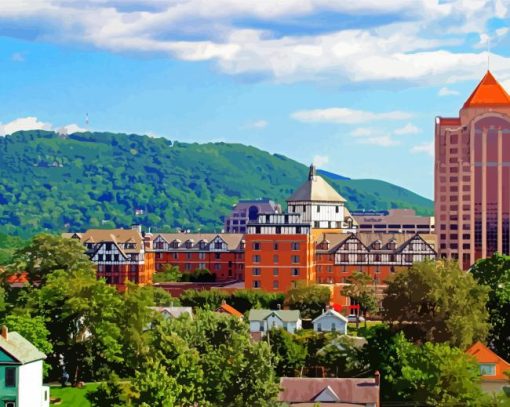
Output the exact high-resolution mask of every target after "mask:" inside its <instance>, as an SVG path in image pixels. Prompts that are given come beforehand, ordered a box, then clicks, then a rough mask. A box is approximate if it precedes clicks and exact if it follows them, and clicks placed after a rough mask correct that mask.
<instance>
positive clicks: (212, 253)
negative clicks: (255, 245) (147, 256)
mask: <svg viewBox="0 0 510 407" xmlns="http://www.w3.org/2000/svg"><path fill="white" fill-rule="evenodd" d="M244 246H245V242H244V239H243V235H242V234H238V233H220V234H212V233H211V234H199V233H161V234H157V235H154V238H153V239H152V247H151V249H152V251H153V252H154V255H155V262H156V271H162V270H163V268H164V267H165V266H170V265H171V266H177V267H178V268H179V270H180V271H181V272H183V273H184V272H188V273H191V272H194V271H196V270H204V269H206V270H209V271H211V272H212V273H213V274H214V276H215V278H216V281H226V280H239V281H242V280H244Z"/></svg>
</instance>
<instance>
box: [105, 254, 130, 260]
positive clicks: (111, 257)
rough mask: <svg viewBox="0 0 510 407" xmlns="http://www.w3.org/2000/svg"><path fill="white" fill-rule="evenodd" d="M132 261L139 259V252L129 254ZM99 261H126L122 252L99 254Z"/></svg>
mask: <svg viewBox="0 0 510 407" xmlns="http://www.w3.org/2000/svg"><path fill="white" fill-rule="evenodd" d="M128 259H129V260H130V261H138V260H139V256H138V254H132V255H131V256H128ZM97 261H124V257H121V256H120V254H98V255H97Z"/></svg>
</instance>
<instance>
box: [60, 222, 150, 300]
mask: <svg viewBox="0 0 510 407" xmlns="http://www.w3.org/2000/svg"><path fill="white" fill-rule="evenodd" d="M64 237H68V238H71V239H77V240H79V241H80V242H81V243H82V244H83V245H84V246H85V252H86V253H87V255H88V256H89V257H90V259H91V260H92V261H93V262H94V263H95V264H96V266H97V277H98V278H104V279H105V280H106V282H107V283H108V284H111V285H114V286H116V287H117V289H118V290H119V291H124V290H125V288H126V283H127V282H128V281H130V282H132V283H135V284H139V285H145V284H152V275H153V273H154V270H155V268H154V254H153V253H152V252H151V251H150V250H148V249H149V247H150V236H143V235H142V232H141V230H140V227H139V226H134V227H133V228H132V229H89V230H87V231H86V232H84V233H65V234H64Z"/></svg>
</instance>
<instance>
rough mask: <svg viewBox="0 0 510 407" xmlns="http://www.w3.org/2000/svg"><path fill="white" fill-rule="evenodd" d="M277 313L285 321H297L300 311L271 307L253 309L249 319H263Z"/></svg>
mask: <svg viewBox="0 0 510 407" xmlns="http://www.w3.org/2000/svg"><path fill="white" fill-rule="evenodd" d="M271 315H275V316H277V317H278V318H280V319H281V320H282V321H283V322H296V321H298V320H299V311H297V310H270V309H252V310H250V314H249V316H248V319H249V320H250V321H263V320H265V319H267V318H268V317H269V316H271Z"/></svg>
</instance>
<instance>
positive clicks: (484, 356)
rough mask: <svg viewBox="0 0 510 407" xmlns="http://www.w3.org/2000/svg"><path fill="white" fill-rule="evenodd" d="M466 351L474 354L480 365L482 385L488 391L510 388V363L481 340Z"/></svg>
mask: <svg viewBox="0 0 510 407" xmlns="http://www.w3.org/2000/svg"><path fill="white" fill-rule="evenodd" d="M466 353H467V354H468V355H471V356H473V357H474V358H475V359H476V361H477V362H478V365H479V366H480V375H481V376H482V383H481V387H482V390H484V391H485V392H487V393H493V392H500V391H501V390H503V389H504V388H505V387H506V388H508V390H510V379H509V377H508V376H507V375H505V372H508V373H509V374H510V363H508V362H507V361H506V360H504V359H503V358H501V357H499V356H498V355H496V354H495V353H494V352H493V351H491V350H490V349H489V348H488V347H487V346H485V345H484V344H483V343H481V342H476V343H475V344H474V345H473V346H471V347H470V348H469V349H468V350H467V351H466Z"/></svg>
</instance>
